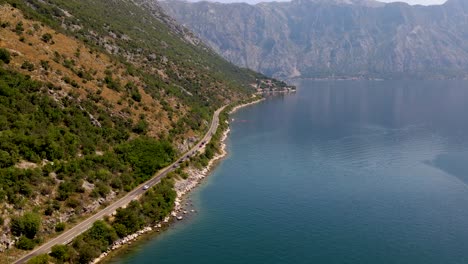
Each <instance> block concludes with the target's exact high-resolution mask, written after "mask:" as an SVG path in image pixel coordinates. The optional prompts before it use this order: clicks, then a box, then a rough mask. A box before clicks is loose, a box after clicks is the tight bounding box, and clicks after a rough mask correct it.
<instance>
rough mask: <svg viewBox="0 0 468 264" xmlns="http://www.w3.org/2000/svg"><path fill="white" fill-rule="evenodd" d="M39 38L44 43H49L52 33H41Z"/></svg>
mask: <svg viewBox="0 0 468 264" xmlns="http://www.w3.org/2000/svg"><path fill="white" fill-rule="evenodd" d="M41 40H42V41H44V42H45V43H49V42H50V41H51V40H52V35H51V34H50V33H45V34H44V35H42V37H41Z"/></svg>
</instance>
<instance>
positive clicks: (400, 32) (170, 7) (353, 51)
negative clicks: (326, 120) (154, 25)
mask: <svg viewBox="0 0 468 264" xmlns="http://www.w3.org/2000/svg"><path fill="white" fill-rule="evenodd" d="M160 4H161V5H162V6H163V8H164V9H165V10H166V11H167V12H168V14H170V15H172V16H173V17H175V18H176V19H177V20H178V21H179V22H181V23H182V24H183V25H185V26H186V27H188V28H190V29H191V30H193V31H194V32H195V33H196V34H198V35H199V36H200V37H201V38H202V39H204V40H205V41H206V42H207V43H208V44H209V45H210V46H211V47H212V48H213V49H215V50H216V51H217V52H218V53H219V54H221V55H222V56H223V57H225V58H226V59H227V60H229V61H231V62H233V63H235V64H237V65H240V66H242V67H248V68H251V69H253V70H257V71H260V72H262V73H265V74H267V75H272V76H275V77H280V78H291V77H302V78H330V77H335V78H337V77H362V78H450V77H466V76H467V72H468V19H467V16H468V1H465V0H449V1H447V2H446V3H445V4H443V5H439V6H420V5H416V6H410V5H408V4H405V3H389V4H384V3H381V2H377V1H373V0H333V1H328V0H327V1H326V0H293V1H292V2H281V3H279V2H270V3H260V4H257V5H248V4H238V3H236V4H220V3H211V2H197V3H189V2H184V1H178V0H174V1H173V0H171V1H162V2H160Z"/></svg>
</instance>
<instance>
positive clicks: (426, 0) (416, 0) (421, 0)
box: [192, 0, 446, 5]
mask: <svg viewBox="0 0 468 264" xmlns="http://www.w3.org/2000/svg"><path fill="white" fill-rule="evenodd" d="M192 1H197V0H192ZM210 1H213V2H221V3H232V2H247V3H250V4H255V3H258V2H271V1H272V0H210ZM275 1H287V0H275ZM378 1H380V2H387V3H389V2H406V3H408V4H411V5H416V4H419V5H440V4H443V3H445V1H446V0H398V1H396V0H378Z"/></svg>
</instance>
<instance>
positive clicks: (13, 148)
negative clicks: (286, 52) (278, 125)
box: [0, 0, 282, 263]
mask: <svg viewBox="0 0 468 264" xmlns="http://www.w3.org/2000/svg"><path fill="white" fill-rule="evenodd" d="M259 80H262V81H267V80H268V79H267V78H266V77H264V76H263V75H260V74H257V73H254V72H252V71H250V70H246V69H241V68H238V67H236V66H234V65H232V64H230V63H228V62H226V61H225V60H224V59H222V58H221V57H220V56H218V55H217V54H216V53H215V52H213V51H212V50H211V49H209V48H208V47H207V46H205V45H204V44H203V43H201V42H200V40H199V39H197V38H195V37H194V36H193V34H192V33H190V32H189V31H188V30H187V29H185V28H183V27H181V26H179V25H177V24H176V23H174V21H173V20H172V19H171V18H169V17H168V16H166V15H164V13H162V12H161V10H160V9H159V8H157V7H156V6H153V5H152V6H151V8H150V7H148V6H146V4H145V3H144V2H143V1H141V2H140V1H138V2H137V1H126V0H114V1H93V0H80V1H78V0H77V1H68V0H67V1H61V0H57V1H55V0H51V1H36V0H27V1H15V0H11V1H5V0H0V102H1V103H0V229H1V230H2V232H1V234H0V263H10V262H11V260H13V259H15V258H16V257H17V256H19V255H21V254H22V253H23V251H22V250H27V249H31V248H33V247H35V246H36V245H38V244H41V243H42V242H43V241H45V240H47V239H49V238H50V237H53V236H55V235H57V234H58V233H60V232H62V231H63V230H64V229H66V228H68V227H69V226H71V225H73V224H75V223H77V222H79V221H80V220H81V219H83V218H84V217H87V216H89V215H90V214H92V213H94V212H96V210H99V208H102V207H103V206H105V205H106V204H109V203H110V202H112V201H115V200H116V199H117V198H119V197H122V196H123V195H124V194H125V193H127V192H128V191H130V190H132V189H133V188H135V187H136V186H138V185H139V184H140V183H142V182H144V181H145V180H147V179H149V178H150V177H151V176H152V175H153V174H154V173H155V172H156V171H157V170H159V169H160V168H162V167H164V166H167V165H168V164H170V163H171V162H172V161H173V160H174V158H175V157H177V156H178V155H180V154H181V153H183V152H185V151H186V150H187V149H188V148H189V147H190V146H192V145H193V144H195V143H196V142H197V139H199V138H200V136H201V135H203V134H204V133H205V131H206V130H207V129H208V124H209V121H210V120H211V117H212V113H213V112H214V110H215V109H217V108H219V107H220V106H222V105H225V104H228V103H231V102H236V101H240V100H243V99H246V98H250V97H251V96H252V94H253V93H254V92H255V90H254V89H253V87H254V86H255V85H256V84H257V83H258V81H259ZM275 83H276V82H275ZM281 85H282V84H281ZM200 160H201V161H204V159H203V157H201V158H200ZM171 187H172V182H171V181H167V182H164V183H163V186H162V187H157V188H162V190H163V192H162V193H161V192H154V193H152V194H151V195H150V196H148V197H147V200H148V204H149V205H148V207H145V210H146V211H145V212H144V213H142V215H145V217H149V216H157V218H152V220H153V221H156V220H160V218H161V217H164V216H165V215H166V214H167V212H169V211H170V208H172V206H173V199H174V191H173V190H172V189H171ZM161 195H162V196H167V197H166V198H167V199H166V198H164V197H163V198H161ZM153 198H154V199H164V202H158V204H151V202H152V201H153V200H152V199H153ZM157 201H159V200H157ZM150 204H151V205H150ZM150 209H151V210H150ZM148 210H150V211H148ZM26 212H28V213H26ZM145 219H146V218H145ZM140 224H142V223H140ZM135 226H136V227H138V226H137V225H135ZM120 231H121V233H120V234H119V235H122V234H127V231H125V232H124V231H123V230H120ZM86 247H87V246H85V248H84V249H83V251H85V250H86ZM78 248H80V247H78ZM104 249H105V248H104ZM77 252H78V253H76V254H78V255H77V256H76V259H74V261H76V262H79V261H78V259H79V258H81V257H82V256H83V254H84V253H83V252H81V251H80V250H78V249H77ZM94 253H96V252H94ZM94 253H93V254H94ZM96 254H97V253H96ZM92 256H94V255H92ZM88 257H89V256H88Z"/></svg>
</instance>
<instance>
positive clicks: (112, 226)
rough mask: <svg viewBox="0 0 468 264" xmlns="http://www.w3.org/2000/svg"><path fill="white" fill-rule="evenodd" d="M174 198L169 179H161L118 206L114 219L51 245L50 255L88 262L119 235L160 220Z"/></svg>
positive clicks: (122, 235)
mask: <svg viewBox="0 0 468 264" xmlns="http://www.w3.org/2000/svg"><path fill="white" fill-rule="evenodd" d="M175 198H176V193H175V191H174V190H173V182H172V180H171V179H164V180H162V181H161V182H160V183H159V184H157V185H156V186H155V187H154V188H151V189H150V190H148V191H147V192H146V193H145V194H144V195H143V197H142V198H141V200H140V201H138V202H137V201H132V202H131V203H130V204H129V205H128V206H127V207H126V208H121V209H118V210H117V214H116V215H115V218H114V220H113V221H110V220H108V221H96V222H95V223H94V224H93V227H92V228H91V229H90V230H88V231H87V232H85V233H83V234H82V235H80V236H79V237H77V238H76V239H75V240H74V241H73V242H72V244H71V246H65V245H56V246H54V247H52V251H51V253H50V256H51V257H52V258H53V259H54V260H56V261H58V262H59V263H64V262H69V263H88V262H90V261H91V260H93V259H95V258H96V257H98V256H99V255H100V254H101V253H102V252H105V251H107V249H108V248H109V246H111V245H112V244H113V243H114V242H115V241H116V240H118V239H119V238H123V237H125V236H127V235H129V234H132V233H134V232H136V231H138V230H140V229H142V228H143V227H144V226H147V225H154V224H155V223H156V222H159V221H161V220H163V218H164V217H165V216H166V215H168V214H169V212H170V211H171V210H172V209H173V206H174V201H175Z"/></svg>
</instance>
